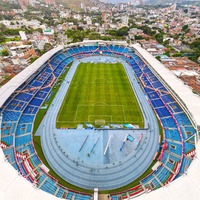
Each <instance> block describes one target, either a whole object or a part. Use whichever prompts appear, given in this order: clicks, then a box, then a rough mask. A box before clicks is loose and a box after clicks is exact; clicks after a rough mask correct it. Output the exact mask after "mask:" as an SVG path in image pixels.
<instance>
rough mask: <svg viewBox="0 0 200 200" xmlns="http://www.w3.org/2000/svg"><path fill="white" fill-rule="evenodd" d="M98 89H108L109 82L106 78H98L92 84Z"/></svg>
mask: <svg viewBox="0 0 200 200" xmlns="http://www.w3.org/2000/svg"><path fill="white" fill-rule="evenodd" d="M92 83H93V84H94V85H95V86H96V87H106V86H107V85H108V80H106V79H104V78H97V79H95V80H94V81H93V82H92Z"/></svg>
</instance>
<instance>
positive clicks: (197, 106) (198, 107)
mask: <svg viewBox="0 0 200 200" xmlns="http://www.w3.org/2000/svg"><path fill="white" fill-rule="evenodd" d="M132 46H133V47H134V48H135V49H136V50H137V51H138V52H139V54H140V55H142V57H143V58H144V59H145V60H146V61H147V62H148V63H149V64H150V65H151V67H152V68H153V69H154V70H155V71H156V72H157V73H158V74H159V75H160V76H161V77H162V79H163V80H164V81H165V82H166V83H167V84H168V86H169V87H170V89H171V90H172V91H174V92H175V93H176V94H177V95H178V96H179V98H180V99H181V100H182V103H183V102H184V103H183V104H185V105H186V107H187V109H188V110H189V112H190V114H191V116H192V117H193V119H194V121H195V122H196V123H197V125H198V126H200V114H199V113H200V98H199V96H198V95H197V94H194V93H193V92H192V89H191V88H190V87H189V86H187V85H184V82H183V81H182V80H181V79H179V78H177V77H176V76H175V75H174V74H173V72H171V71H170V70H169V69H167V68H166V67H165V66H164V65H163V64H162V63H160V62H159V61H158V60H157V59H156V58H155V57H153V56H152V55H151V54H150V53H149V52H147V51H146V50H145V49H143V48H142V47H140V46H139V44H134V45H132Z"/></svg>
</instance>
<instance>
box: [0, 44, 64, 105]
mask: <svg viewBox="0 0 200 200" xmlns="http://www.w3.org/2000/svg"><path fill="white" fill-rule="evenodd" d="M61 49H63V46H58V47H56V48H54V49H52V50H50V51H48V52H47V53H45V54H44V55H42V56H41V57H40V59H38V60H36V61H35V62H34V63H32V64H31V65H29V66H28V67H27V68H25V69H24V70H23V71H22V72H21V73H19V74H17V75H16V76H15V77H13V78H12V79H11V80H10V81H9V82H8V83H6V84H5V85H3V86H2V87H1V88H0V97H1V98H0V107H1V106H2V105H3V104H4V102H5V101H6V100H7V99H8V98H9V96H10V95H11V94H12V93H13V92H14V91H15V90H16V89H17V88H18V87H19V86H20V85H21V84H22V83H24V82H25V81H26V80H27V79H28V78H29V77H30V76H31V75H32V74H34V73H35V72H36V71H37V70H38V69H39V68H40V67H41V66H42V65H43V64H44V63H45V62H46V61H47V60H48V59H49V58H51V56H53V55H54V54H55V53H56V52H57V51H59V50H61Z"/></svg>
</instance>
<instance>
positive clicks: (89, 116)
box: [88, 115, 113, 122]
mask: <svg viewBox="0 0 200 200" xmlns="http://www.w3.org/2000/svg"><path fill="white" fill-rule="evenodd" d="M93 116H94V117H98V116H99V117H100V118H96V119H94V120H90V118H92V117H93ZM103 116H105V118H107V117H109V118H110V120H109V121H110V122H112V121H113V120H112V115H88V122H92V121H95V120H105V121H108V120H107V119H104V118H102V117H103Z"/></svg>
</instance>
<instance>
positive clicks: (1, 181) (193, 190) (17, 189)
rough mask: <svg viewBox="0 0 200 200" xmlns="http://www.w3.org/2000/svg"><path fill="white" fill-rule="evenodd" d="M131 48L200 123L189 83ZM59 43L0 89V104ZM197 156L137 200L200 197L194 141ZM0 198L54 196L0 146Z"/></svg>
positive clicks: (47, 199)
mask: <svg viewBox="0 0 200 200" xmlns="http://www.w3.org/2000/svg"><path fill="white" fill-rule="evenodd" d="M133 47H134V48H135V49H136V50H137V51H138V52H139V53H140V54H141V55H142V56H143V57H144V58H145V59H146V60H148V62H149V63H150V65H151V66H152V67H153V68H154V69H155V70H156V71H157V73H158V74H160V75H161V76H162V77H163V79H164V80H165V81H166V82H167V83H168V85H169V86H170V87H171V88H173V90H174V91H175V92H176V93H177V94H178V95H179V96H180V98H181V99H182V100H183V101H184V102H185V104H186V106H187V107H188V109H189V110H190V111H191V113H192V115H193V117H194V119H195V121H196V122H197V124H198V125H200V116H198V113H199V112H200V98H199V97H197V95H194V94H193V93H192V91H191V89H190V88H189V87H188V86H185V85H184V84H183V82H182V81H181V80H179V79H178V78H176V76H175V75H174V74H173V73H171V72H170V71H169V70H168V69H166V68H165V67H164V66H163V65H162V64H161V63H160V62H158V61H157V60H156V59H155V58H154V57H153V56H152V55H151V54H149V53H148V52H147V51H146V50H144V49H142V48H141V47H139V46H138V45H133ZM62 48H63V47H62V46H59V47H57V48H55V49H53V50H51V51H49V52H48V53H46V54H45V55H43V56H42V57H41V58H40V59H38V60H37V61H36V62H34V63H33V64H32V65H30V66H29V67H27V68H26V69H25V70H23V71H22V72H21V73H20V74H18V75H17V76H15V77H14V78H13V79H12V80H11V81H9V82H8V83H7V84H5V85H4V86H3V87H1V88H0V107H1V106H2V105H3V103H4V102H5V101H6V99H7V98H8V97H9V96H10V95H11V94H12V93H13V92H14V91H15V90H16V89H17V88H18V87H19V85H21V84H22V83H23V82H24V81H26V80H27V78H29V77H30V76H31V75H32V74H33V73H35V72H36V71H37V70H38V68H39V67H40V66H41V65H42V64H43V63H45V62H46V60H47V59H48V58H50V57H51V56H52V55H53V54H54V53H56V52H57V51H59V50H61V49H62ZM196 148H197V154H196V155H197V156H196V157H195V158H194V161H193V162H192V163H191V165H190V167H189V169H188V171H187V174H185V175H183V176H181V177H180V178H178V179H176V180H175V181H173V182H172V183H170V184H168V185H167V186H165V187H162V188H160V189H157V190H155V191H153V192H150V193H147V194H143V195H141V196H138V197H136V198H134V199H136V200H160V199H161V198H162V200H165V199H166V200H178V199H181V200H188V199H192V200H199V197H200V170H199V169H200V143H198V144H197V147H196ZM0 172H1V173H0V199H2V200H13V199H15V200H35V199H37V200H51V199H52V200H53V199H58V198H57V197H55V196H53V195H50V194H49V193H46V192H44V191H42V190H40V189H37V188H36V187H34V186H33V184H31V183H30V182H29V181H28V180H26V179H25V178H24V177H22V176H21V175H20V174H18V173H17V171H16V170H15V169H14V168H13V167H12V166H11V164H10V163H9V162H8V161H6V159H5V155H4V153H3V151H2V149H1V148H0Z"/></svg>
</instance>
